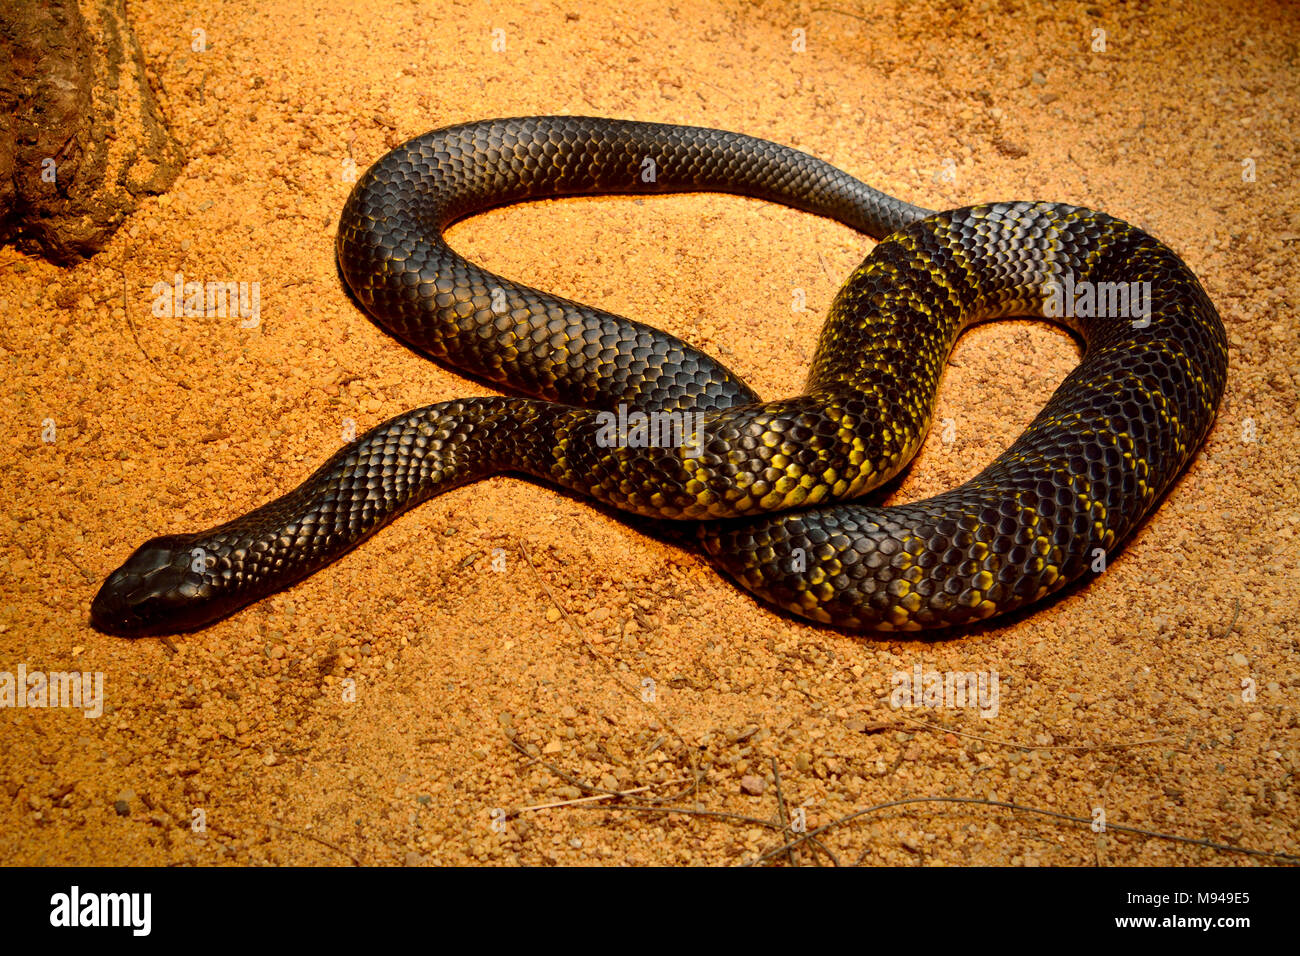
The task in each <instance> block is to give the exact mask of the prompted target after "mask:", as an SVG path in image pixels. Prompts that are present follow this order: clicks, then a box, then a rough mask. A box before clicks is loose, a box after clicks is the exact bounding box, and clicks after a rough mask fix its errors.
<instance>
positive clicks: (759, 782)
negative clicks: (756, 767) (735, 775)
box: [740, 773, 767, 797]
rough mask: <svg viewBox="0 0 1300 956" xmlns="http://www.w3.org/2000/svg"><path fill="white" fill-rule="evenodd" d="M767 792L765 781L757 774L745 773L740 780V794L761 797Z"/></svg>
mask: <svg viewBox="0 0 1300 956" xmlns="http://www.w3.org/2000/svg"><path fill="white" fill-rule="evenodd" d="M766 791H767V781H766V780H764V779H763V778H762V777H760V776H758V775H757V774H753V773H747V774H745V776H743V777H741V778H740V792H741V793H747V794H749V795H750V796H751V797H758V796H762V795H763V794H764V793H765V792H766Z"/></svg>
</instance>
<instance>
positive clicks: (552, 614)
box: [546, 607, 560, 624]
mask: <svg viewBox="0 0 1300 956" xmlns="http://www.w3.org/2000/svg"><path fill="white" fill-rule="evenodd" d="M559 619H560V609H559V608H558V607H548V608H547V609H546V620H548V621H549V622H550V623H552V624H554V623H555V622H556V621H558V620H559Z"/></svg>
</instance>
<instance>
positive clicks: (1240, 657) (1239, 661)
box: [1229, 651, 1250, 667]
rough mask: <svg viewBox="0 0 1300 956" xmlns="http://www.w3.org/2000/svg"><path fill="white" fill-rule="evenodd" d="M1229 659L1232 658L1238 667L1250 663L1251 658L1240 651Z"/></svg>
mask: <svg viewBox="0 0 1300 956" xmlns="http://www.w3.org/2000/svg"><path fill="white" fill-rule="evenodd" d="M1229 660H1231V661H1232V663H1234V664H1236V665H1237V666H1238V667H1245V666H1246V665H1247V664H1249V663H1250V660H1249V659H1248V658H1247V657H1246V655H1245V654H1243V653H1241V651H1238V652H1237V653H1235V654H1233V655H1232V657H1230V658H1229Z"/></svg>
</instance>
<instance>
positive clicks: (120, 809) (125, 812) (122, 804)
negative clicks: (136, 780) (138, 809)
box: [113, 800, 131, 817]
mask: <svg viewBox="0 0 1300 956" xmlns="http://www.w3.org/2000/svg"><path fill="white" fill-rule="evenodd" d="M113 809H114V810H116V811H117V815H118V816H119V817H129V816H130V815H131V804H129V803H127V802H126V801H125V800H118V801H117V802H116V803H114V804H113Z"/></svg>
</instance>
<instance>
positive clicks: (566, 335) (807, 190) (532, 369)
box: [90, 116, 1228, 636]
mask: <svg viewBox="0 0 1300 956" xmlns="http://www.w3.org/2000/svg"><path fill="white" fill-rule="evenodd" d="M681 192H723V193H731V194H737V195H741V196H747V197H751V198H755V199H760V200H765V201H769V202H774V203H779V204H783V205H785V206H788V207H792V208H795V209H798V210H802V211H805V212H809V213H813V214H815V215H819V216H822V217H826V218H829V219H832V220H836V221H838V222H840V223H843V224H844V225H846V226H849V227H851V228H852V229H854V230H857V231H859V232H861V233H864V234H865V235H866V236H868V237H870V238H871V239H874V240H876V244H875V245H874V247H873V248H872V249H871V250H870V252H869V254H868V255H867V256H866V258H865V260H864V261H863V262H862V264H861V265H860V266H859V267H858V268H857V269H856V270H855V271H854V272H853V273H852V274H851V276H850V277H849V278H848V280H847V281H846V282H845V283H844V285H843V286H842V287H841V288H840V289H839V291H838V292H837V293H836V294H835V296H834V299H833V301H832V303H831V305H830V307H829V310H828V313H827V317H826V320H825V323H824V324H823V327H822V330H821V333H820V339H819V341H818V344H817V348H816V351H815V353H814V356H813V358H812V361H811V367H810V369H809V372H808V376H807V380H806V384H805V386H804V388H803V391H802V392H801V393H800V394H799V395H796V396H793V397H790V398H785V399H779V400H764V399H762V398H760V397H759V396H758V395H757V394H756V393H755V392H754V391H753V390H752V389H751V388H750V387H749V386H748V385H747V384H746V383H745V382H744V381H743V380H742V379H741V378H740V377H739V376H738V375H737V374H736V373H734V372H733V371H731V370H730V369H729V368H727V367H726V366H724V365H723V364H721V363H720V362H718V361H717V360H715V359H714V358H712V357H711V356H709V355H708V354H706V353H705V352H703V351H701V350H699V349H697V348H694V347H692V346H691V345H689V344H687V343H686V342H685V341H683V340H681V339H679V338H677V337H675V336H673V335H670V334H667V333H665V332H663V331H660V330H658V329H656V328H653V327H651V326H649V325H646V324H643V323H640V322H637V321H633V320H631V319H628V318H624V317H622V316H619V315H615V314H612V313H610V312H606V311H603V310H601V309H599V308H594V307H592V306H589V305H584V304H582V303H579V302H576V301H572V300H569V299H566V298H562V297H559V296H556V295H551V294H549V293H547V292H544V291H541V290H538V289H535V288H532V287H529V286H527V285H524V284H521V283H519V282H514V281H511V280H510V279H508V278H505V277H503V276H499V275H496V274H494V273H492V272H490V271H488V270H487V269H485V268H482V267H480V266H478V265H476V264H474V263H472V262H470V261H468V260H467V259H465V258H463V257H462V256H460V255H459V254H458V253H456V252H455V251H454V250H453V249H452V248H451V247H450V246H449V245H448V244H447V242H446V241H445V239H444V237H443V236H444V232H445V231H446V230H447V228H448V227H449V226H450V225H452V224H453V223H455V222H457V221H459V220H462V219H465V218H467V217H469V216H473V215H475V214H477V213H481V212H483V211H485V210H488V209H491V208H494V207H500V206H503V205H507V204H511V203H518V202H524V201H531V200H540V199H553V198H558V197H565V196H602V195H615V194H618V195H637V196H640V195H648V194H661V193H681ZM555 238H556V239H557V240H559V239H560V238H561V237H560V236H556V237H555ZM615 241H616V240H611V244H613V243H614V242H615ZM335 252H336V260H337V265H338V268H339V272H340V274H341V276H342V279H343V281H344V283H345V284H346V286H347V289H348V291H349V292H350V293H351V296H352V298H353V299H354V300H355V302H356V303H358V304H359V305H360V306H361V307H362V308H363V309H364V310H365V311H366V312H367V313H368V314H369V315H370V316H371V317H372V318H373V320H375V321H376V322H377V323H378V324H379V325H380V326H382V327H383V328H384V329H385V330H387V331H388V332H390V333H391V334H392V335H393V336H395V337H396V338H397V339H399V340H401V341H402V342H403V343H405V344H407V345H409V346H410V347H412V348H413V349H415V350H416V351H418V352H420V353H423V354H425V355H426V356H428V357H430V358H432V359H434V360H436V361H439V362H442V363H444V364H446V365H448V366H450V367H452V368H454V369H457V370H460V371H463V372H465V373H466V374H467V375H469V376H471V377H473V378H477V379H480V380H483V381H486V382H488V383H491V384H492V385H494V386H499V387H500V389H501V391H503V392H506V393H509V394H504V395H500V396H488V397H479V398H464V399H456V400H451V401H444V402H439V403H437V404H433V405H428V406H426V407H423V408H419V409H415V410H413V411H408V412H405V413H403V414H400V415H397V416H396V417H394V418H392V419H390V420H388V421H386V422H384V423H383V424H380V425H378V426H377V427H375V428H373V429H372V430H370V431H368V432H366V433H365V434H363V435H361V436H360V437H357V438H355V439H354V440H352V441H350V442H349V443H348V444H346V445H345V446H344V447H343V448H341V449H340V450H339V451H338V452H337V453H336V454H334V455H333V457H331V458H330V459H329V460H328V461H326V462H325V463H324V464H323V465H321V466H320V467H319V468H318V470H316V471H315V472H314V473H313V474H312V475H311V476H310V477H309V478H307V479H306V480H305V481H304V482H303V483H302V484H301V485H299V486H298V487H297V488H295V489H293V490H292V491H289V492H288V493H286V494H284V495H282V496H281V497H279V498H276V499H274V500H272V501H270V502H268V503H266V504H264V505H262V506H261V507H258V508H256V509H255V510H252V511H250V512H249V513H247V514H244V515H242V516H239V517H236V518H234V519H232V520H230V521H227V522H225V523H223V524H220V525H218V526H216V527H213V528H210V529H208V530H204V531H198V532H186V533H173V534H167V535H164V536H162V537H156V538H153V539H151V540H149V541H146V542H145V543H144V544H143V545H141V546H140V547H139V548H138V549H137V550H135V551H134V552H133V553H132V554H130V556H129V557H128V558H127V559H126V561H125V562H124V563H123V564H122V565H121V567H119V568H118V569H117V570H115V571H113V572H112V573H111V574H110V575H109V577H108V578H107V579H106V580H105V582H104V583H103V585H102V586H101V588H100V589H99V592H98V593H97V594H96V596H95V597H94V599H93V601H92V604H91V614H90V617H91V623H92V624H93V625H94V626H96V627H97V628H99V629H100V630H101V631H104V632H106V633H110V634H122V635H127V636H138V635H144V634H160V633H169V632H180V631H192V630H195V629H198V628H201V627H204V626H207V625H208V624H211V623H212V622H214V621H217V620H220V619H222V618H225V617H227V616H228V615H230V614H232V613H234V612H235V611H237V610H239V609H240V608H243V607H245V606H246V605H249V604H251V603H253V602H255V601H258V600H260V599H262V598H264V597H266V596H268V595H270V594H272V593H275V592H277V591H280V590H282V589H284V588H286V587H289V586H290V585H292V584H294V583H295V582H298V581H301V580H302V579H303V578H306V577H307V576H309V575H311V574H313V573H314V572H316V571H318V570H319V569H321V568H322V567H324V566H326V565H327V564H329V563H330V562H332V561H334V560H336V559H337V558H339V557H340V556H341V555H343V554H344V553H346V552H348V551H349V550H351V549H352V548H354V547H355V546H357V545H358V544H359V543H361V542H362V541H365V540H366V539H367V538H369V537H370V536H371V535H373V534H374V533H375V532H377V531H378V530H379V529H380V528H382V527H384V526H385V525H386V524H388V523H389V522H391V521H392V520H393V519H394V518H395V517H397V516H398V515H400V514H402V513H403V512H405V511H407V510H408V509H410V508H412V507H414V506H416V505H418V504H420V503H421V502H423V501H426V500H428V499H429V498H431V497H434V496H435V495H439V494H442V493H443V492H446V491H448V490H450V489H453V488H457V487H460V486H463V485H465V484H467V483H470V482H473V481H477V480H480V479H482V478H484V477H487V476H490V475H497V474H502V473H514V474H519V475H523V476H528V477H531V478H533V479H537V480H541V481H542V482H544V483H550V484H552V485H555V486H559V487H560V488H563V489H566V490H568V491H570V492H573V493H575V494H577V495H579V496H582V497H585V498H588V499H593V500H594V501H596V502H599V503H601V504H603V505H605V506H608V507H610V508H613V509H616V510H619V511H622V512H629V513H633V514H638V515H644V516H648V517H651V518H657V519H664V520H665V521H668V522H688V523H692V524H693V525H694V531H695V537H696V540H697V541H698V544H699V549H700V551H701V552H702V554H703V556H704V557H705V558H706V559H707V560H708V561H710V562H711V563H712V564H714V565H715V566H716V567H717V568H719V569H720V570H721V571H722V572H724V573H725V574H726V575H728V576H730V577H731V578H732V579H734V580H735V581H736V582H737V583H738V584H739V585H740V586H742V587H743V588H745V589H747V590H748V591H750V592H752V593H753V594H754V595H755V596H756V597H757V598H759V599H761V600H762V601H765V602H768V603H769V604H771V605H774V606H775V607H777V608H780V609H782V610H784V611H786V612H789V613H791V614H793V615H796V616H800V617H803V618H806V619H808V620H811V621H813V622H816V623H818V624H823V625H829V626H833V627H842V628H845V629H850V630H858V629H861V630H872V631H881V632H906V631H918V630H925V629H937V628H945V627H962V626H965V625H970V624H973V623H975V622H979V621H984V620H986V619H988V618H990V617H993V616H994V615H998V614H1003V613H1005V612H1008V611H1011V610H1013V609H1016V608H1020V607H1023V606H1025V605H1029V604H1031V603H1033V602H1037V601H1040V600H1042V599H1043V598H1045V597H1046V596H1047V595H1050V594H1053V593H1055V592H1057V591H1059V590H1061V589H1062V588H1064V587H1066V586H1067V585H1068V584H1070V583H1071V582H1073V581H1076V580H1079V579H1080V578H1085V577H1086V576H1088V575H1089V574H1094V575H1095V574H1096V573H1097V570H1098V556H1101V557H1102V562H1101V563H1102V564H1103V565H1104V558H1105V556H1106V555H1108V554H1112V553H1113V552H1114V551H1115V549H1116V548H1118V547H1119V546H1120V545H1121V544H1122V543H1123V542H1125V540H1126V539H1127V538H1129V537H1130V536H1131V535H1132V533H1133V532H1134V531H1135V529H1136V528H1137V527H1138V526H1139V525H1140V524H1141V523H1142V522H1143V521H1144V520H1145V519H1146V517H1147V516H1148V514H1149V513H1150V512H1151V511H1153V509H1154V508H1155V507H1156V506H1157V505H1158V503H1159V502H1160V501H1161V499H1162V497H1163V496H1164V495H1165V493H1166V492H1167V491H1168V490H1169V489H1170V487H1171V486H1172V485H1173V483H1174V482H1175V480H1176V479H1177V477H1178V476H1179V474H1180V473H1181V472H1182V471H1183V470H1184V469H1185V468H1186V466H1187V465H1188V463H1189V462H1190V460H1191V459H1192V457H1193V456H1194V454H1195V453H1196V451H1197V450H1198V448H1199V447H1200V446H1201V444H1202V443H1203V442H1204V440H1205V438H1206V435H1207V433H1208V432H1209V430H1210V428H1211V426H1212V424H1213V422H1214V419H1215V416H1216V413H1217V409H1218V406H1219V402H1220V399H1221V397H1222V395H1223V391H1224V387H1225V382H1226V377H1227V367H1228V351H1227V339H1226V334H1225V331H1224V326H1223V323H1222V321H1221V319H1220V317H1219V314H1218V312H1217V311H1216V310H1215V307H1214V306H1213V304H1212V303H1211V302H1210V299H1209V297H1208V296H1207V294H1206V293H1205V291H1204V289H1203V288H1202V287H1201V284H1200V283H1199V282H1198V280H1197V279H1196V277H1195V276H1194V275H1193V274H1192V272H1191V270H1190V269H1189V268H1188V267H1187V266H1186V265H1185V264H1184V263H1183V261H1182V260H1181V259H1180V258H1179V257H1178V256H1177V255H1176V254H1175V253H1174V252H1173V251H1172V250H1171V249H1169V247H1167V246H1166V245H1164V244H1163V243H1162V242H1160V241H1159V240H1157V239H1155V238H1153V237H1152V236H1151V235H1149V234H1148V233H1146V232H1145V231H1143V230H1142V229H1139V228H1137V227H1136V226H1133V225H1130V224H1128V223H1126V222H1123V221H1121V220H1119V219H1116V218H1113V217H1111V216H1109V215H1107V214H1105V213H1103V212H1098V211H1094V210H1091V209H1087V208H1083V207H1078V206H1072V205H1067V204H1061V203H1049V202H1038V201H1017V202H988V203H982V204H978V205H971V206H966V207H963V208H959V209H953V210H950V211H946V212H936V211H933V210H929V209H924V208H921V207H919V206H914V205H911V204H909V203H906V202H903V201H901V200H899V199H895V198H893V197H890V196H888V195H885V194H884V193H881V192H879V191H877V190H875V189H873V188H871V187H869V186H867V185H865V184H864V183H862V182H861V181H860V180H858V179H857V178H855V177H853V176H851V175H849V174H848V173H846V172H843V171H841V170H840V169H838V168H836V167H835V166H832V165H830V164H828V163H827V162H824V161H822V160H821V159H818V158H816V157H814V156H811V155H809V154H807V153H804V152H802V151H799V150H796V149H793V148H791V147H787V146H782V145H779V144H777V143H773V142H769V141H766V140H763V139H759V138H755V137H751V136H746V135H742V134H738V133H732V132H727V131H723V130H717V129H708V128H703V127H694V126H679V125H669V124H661V123H649V122H640V121H633V120H617V119H605V118H596V117H581V116H534V117H522V118H510V119H495V120H485V121H475V122H468V123H462V124H458V125H453V126H448V127H445V128H442V129H438V130H434V131H432V132H429V133H426V134H424V135H422V136H419V137H417V138H415V139H412V140H410V141H409V142H406V143H404V144H402V145H400V146H397V147H396V148H393V149H392V150H391V151H390V152H388V153H387V154H386V155H384V156H382V157H381V158H380V159H379V160H378V161H376V162H375V163H374V164H373V165H372V166H371V167H370V168H369V169H368V170H367V171H366V172H365V173H364V174H363V175H361V176H360V177H358V179H357V181H356V183H355V185H354V187H353V189H352V191H351V193H350V195H349V197H348V199H347V200H346V203H345V205H344V207H343V211H342V214H341V217H340V221H339V227H338V232H337V238H336V242H335ZM1000 317H1030V318H1043V319H1046V320H1048V321H1050V322H1054V323H1056V324H1059V325H1061V326H1063V327H1065V328H1066V329H1068V330H1069V331H1070V332H1071V333H1072V335H1073V336H1074V337H1076V338H1077V339H1080V340H1081V341H1082V345H1083V348H1082V354H1081V357H1080V359H1079V362H1078V364H1077V366H1076V367H1075V368H1074V369H1073V371H1071V372H1070V373H1069V374H1068V375H1067V376H1066V377H1065V379H1064V380H1063V381H1062V382H1061V384H1060V385H1059V386H1058V387H1057V388H1056V390H1055V391H1054V393H1053V394H1052V395H1051V397H1050V399H1049V400H1048V401H1047V403H1046V404H1045V405H1044V406H1043V408H1042V409H1041V411H1040V412H1039V413H1038V415H1037V416H1036V417H1035V418H1034V419H1033V421H1032V422H1031V423H1030V424H1029V425H1028V426H1027V427H1026V428H1025V429H1024V431H1023V433H1022V434H1020V436H1019V437H1018V438H1017V439H1016V440H1015V441H1014V442H1013V443H1012V444H1011V445H1010V446H1009V447H1007V448H1006V450H1005V451H1003V452H1002V453H1001V454H999V455H997V457H996V458H995V459H994V460H993V461H992V462H991V463H990V464H989V465H988V466H987V467H986V468H984V470H982V471H980V472H979V473H978V474H977V475H975V476H974V477H973V478H971V479H970V480H968V481H966V482H964V483H962V484H961V485H959V486H957V487H955V488H952V489H951V490H948V491H945V492H943V493H940V494H938V495H936V496H934V497H930V498H927V499H924V500H918V501H914V502H909V503H905V504H898V505H888V506H886V505H883V504H882V505H873V504H870V503H868V502H865V501H862V500H855V499H860V498H861V497H862V496H863V495H865V494H866V493H867V492H869V491H872V490H873V489H878V488H880V487H881V486H882V485H884V484H885V483H887V482H889V481H890V480H891V479H893V478H894V477H896V476H898V475H899V474H900V473H901V472H902V470H903V469H904V468H905V467H906V466H907V465H908V463H909V462H910V461H911V460H912V459H913V457H914V456H915V455H916V453H917V451H918V450H919V449H920V447H921V444H922V442H923V440H924V439H925V437H926V435H927V433H928V431H929V428H930V425H931V419H932V416H933V414H934V409H935V404H936V395H937V392H938V388H939V383H940V378H941V374H942V372H943V369H944V366H945V365H946V364H947V361H948V358H949V355H950V353H951V351H952V348H953V346H954V343H955V342H956V340H957V338H958V336H959V335H960V334H961V333H962V332H963V331H964V330H965V329H967V328H968V327H970V326H971V325H973V324H974V323H976V322H981V321H984V320H988V319H996V318H1000ZM615 422H617V425H615V424H614V423H615ZM647 422H648V423H649V427H647ZM679 527H684V526H682V525H679Z"/></svg>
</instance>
